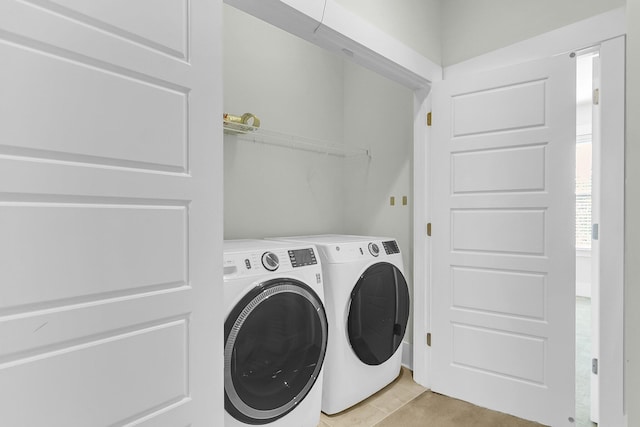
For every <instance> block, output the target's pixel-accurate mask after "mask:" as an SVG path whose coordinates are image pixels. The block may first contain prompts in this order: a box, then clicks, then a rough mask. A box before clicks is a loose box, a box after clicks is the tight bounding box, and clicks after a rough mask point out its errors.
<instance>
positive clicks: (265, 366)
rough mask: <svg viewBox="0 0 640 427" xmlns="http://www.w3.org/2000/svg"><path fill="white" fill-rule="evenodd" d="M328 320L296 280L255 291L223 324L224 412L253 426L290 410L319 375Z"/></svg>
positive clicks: (307, 289)
mask: <svg viewBox="0 0 640 427" xmlns="http://www.w3.org/2000/svg"><path fill="white" fill-rule="evenodd" d="M326 346H327V318H326V314H325V311H324V306H323V305H322V302H321V301H320V298H319V297H318V295H317V294H316V293H315V292H314V291H313V290H312V289H311V288H310V287H309V286H307V285H305V284H304V283H302V282H299V281H297V280H294V279H274V280H270V281H268V282H265V283H263V284H261V285H259V286H257V287H256V288H255V289H254V290H252V291H251V292H249V293H248V294H247V295H246V296H245V297H244V298H243V299H242V300H241V301H240V302H239V303H238V304H237V305H236V307H235V308H234V309H233V310H232V311H231V313H230V314H229V316H228V317H227V320H226V322H225V349H224V388H225V409H226V410H227V412H228V413H229V414H231V415H232V416H233V417H234V418H236V419H238V420H240V421H242V422H244V423H247V424H252V425H258V424H266V423H269V422H272V421H274V420H276V419H278V418H280V417H282V416H284V415H286V414H287V413H288V412H290V411H291V410H293V409H294V408H295V407H296V405H297V404H298V403H300V402H301V401H302V399H304V397H305V396H306V395H307V393H308V392H309V391H310V390H311V388H312V387H313V384H314V383H315V381H316V379H317V378H318V376H319V374H320V369H321V368H322V363H323V361H324V356H325V352H326Z"/></svg>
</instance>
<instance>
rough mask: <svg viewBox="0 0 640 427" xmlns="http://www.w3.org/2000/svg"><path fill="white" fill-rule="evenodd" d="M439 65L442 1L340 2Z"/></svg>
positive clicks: (376, 0)
mask: <svg viewBox="0 0 640 427" xmlns="http://www.w3.org/2000/svg"><path fill="white" fill-rule="evenodd" d="M336 2H337V3H339V4H340V5H342V6H343V7H344V8H346V9H349V10H350V11H351V12H353V13H355V14H357V15H359V16H360V17H362V18H363V19H365V20H367V21H369V22H370V23H372V24H374V25H375V26H377V27H378V28H380V29H381V30H382V31H384V32H385V33H387V34H389V35H390V36H393V37H395V38H396V39H398V40H399V41H401V42H403V43H404V44H406V45H407V46H409V47H411V48H412V49H414V50H415V51H417V52H419V53H421V54H422V55H424V56H425V57H427V58H429V59H430V60H431V61H433V62H435V63H436V64H440V63H441V43H440V17H441V16H440V9H441V3H442V1H441V0H395V1H389V0H336Z"/></svg>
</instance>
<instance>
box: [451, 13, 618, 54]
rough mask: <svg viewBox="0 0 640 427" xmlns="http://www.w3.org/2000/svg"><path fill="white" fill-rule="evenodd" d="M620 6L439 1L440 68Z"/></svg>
mask: <svg viewBox="0 0 640 427" xmlns="http://www.w3.org/2000/svg"><path fill="white" fill-rule="evenodd" d="M621 6H624V0H607V1H602V0H563V1H556V0H539V1H513V0H443V1H442V22H441V27H442V35H441V38H442V65H443V66H449V65H452V64H455V63H458V62H461V61H464V60H466V59H470V58H473V57H475V56H478V55H481V54H484V53H487V52H491V51H493V50H496V49H499V48H501V47H505V46H509V45H511V44H513V43H516V42H519V41H522V40H526V39H528V38H531V37H534V36H536V35H539V34H542V33H545V32H548V31H551V30H554V29H557V28H560V27H563V26H565V25H569V24H571V23H574V22H578V21H580V20H583V19H585V18H588V17H591V16H594V15H597V14H600V13H603V12H606V11H608V10H612V9H615V8H618V7H621Z"/></svg>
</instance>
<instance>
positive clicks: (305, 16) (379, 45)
mask: <svg viewBox="0 0 640 427" xmlns="http://www.w3.org/2000/svg"><path fill="white" fill-rule="evenodd" d="M224 2H225V3H227V4H229V5H231V6H233V7H236V8H238V9H241V10H243V11H245V12H247V13H249V14H251V15H253V16H254V17H256V18H258V19H261V20H263V21H265V22H268V23H270V24H272V25H275V26H277V27H279V28H280V29H282V30H284V31H287V32H288V33H291V34H293V35H296V36H298V37H301V38H303V39H305V40H307V41H309V42H311V43H313V44H316V45H318V46H320V47H323V48H325V49H327V50H329V51H333V52H336V53H338V54H340V55H344V57H345V58H346V59H350V60H353V61H355V62H357V63H359V64H360V65H362V66H364V67H366V68H369V69H370V70H372V71H374V72H377V73H378V74H380V75H382V76H385V77H387V78H390V79H391V80H394V81H396V82H399V83H400V84H402V85H404V86H406V87H408V88H410V89H412V90H413V91H414V140H413V159H412V161H413V198H414V205H413V224H412V226H413V242H412V244H413V277H414V284H416V283H418V284H423V286H414V287H413V343H422V345H413V346H412V347H413V349H412V360H413V362H412V365H413V366H412V368H413V370H414V373H413V374H414V379H415V381H416V382H418V383H420V384H422V385H424V386H426V387H429V386H430V352H429V349H428V347H427V346H426V342H425V340H426V335H427V332H428V331H429V330H430V319H429V315H430V310H429V306H428V304H430V303H431V298H430V296H431V279H430V271H431V269H430V268H429V262H430V258H431V252H430V251H431V245H430V241H429V239H428V238H427V233H426V224H427V222H428V221H429V220H430V218H431V211H430V195H431V191H430V188H431V181H430V178H429V175H428V174H427V173H426V170H427V166H428V165H429V164H430V161H431V156H430V138H431V132H430V129H429V128H428V127H427V126H426V123H425V122H426V120H425V119H426V115H427V112H428V111H430V109H431V98H430V90H431V86H432V84H433V83H434V82H437V81H439V80H442V78H443V76H444V77H445V78H446V77H452V76H455V75H465V74H468V73H472V72H478V71H483V70H489V69H493V68H499V67H504V66H508V65H515V64H517V63H522V62H527V61H531V60H536V59H541V58H545V57H549V56H553V55H556V54H560V53H568V52H572V51H577V50H581V49H584V48H586V47H589V46H594V45H598V44H600V43H602V42H603V41H606V40H610V39H613V38H615V37H619V36H624V35H625V34H626V14H625V9H624V7H621V8H618V9H613V10H611V11H609V12H605V13H603V14H600V15H596V16H594V17H591V18H588V19H585V20H583V21H579V22H577V23H574V24H571V25H568V26H566V27H562V28H560V29H557V30H553V31H551V32H548V33H545V34H542V35H539V36H536V37H533V38H531V39H527V40H525V41H522V42H518V43H515V44H513V45H510V46H508V47H505V48H502V49H498V50H496V51H493V52H490V53H487V54H484V55H480V56H478V57H475V58H472V59H470V60H467V61H464V62H461V63H459V64H455V65H452V66H449V67H446V68H444V69H443V68H441V67H440V66H439V65H437V64H435V63H433V62H431V61H430V60H428V59H427V58H425V57H423V56H422V55H420V54H419V53H417V52H415V51H413V50H412V49H409V48H407V47H406V46H405V45H404V44H402V43H400V42H399V41H398V40H396V39H395V38H393V37H391V36H389V35H388V34H386V33H384V32H383V31H381V30H379V29H378V28H377V27H375V26H373V25H371V24H370V23H369V22H367V21H365V20H364V19H362V18H361V17H360V16H358V15H356V14H354V13H352V12H350V11H348V10H347V9H345V8H343V7H342V6H341V5H340V4H338V3H337V2H336V0H326V1H325V2H318V4H316V2H314V3H313V4H311V3H309V1H308V0H268V1H267V0H260V1H258V0H224ZM623 66H624V65H623ZM623 102H624V101H623ZM623 111H624V110H623ZM622 120H624V117H623V118H622ZM611 125H614V124H613V123H612V124H611ZM622 144H623V146H624V136H623V139H622ZM617 160H619V161H624V157H622V158H621V159H620V158H619V159H617ZM621 170H623V169H621ZM618 191H623V189H622V188H619V189H618ZM617 238H618V239H619V241H623V238H624V235H623V232H621V233H620V235H619V236H617ZM619 259H622V257H620V258H619ZM616 268H619V267H616ZM617 273H619V274H620V277H622V276H621V275H622V271H617ZM616 277H618V276H616ZM614 287H615V289H616V292H615V293H616V295H618V294H620V295H621V294H622V292H623V283H622V281H620V283H615V285H614ZM620 315H622V314H620ZM603 318H604V316H603ZM613 323H615V325H612V326H611V327H610V328H607V329H608V330H609V331H610V333H611V337H610V338H611V342H616V343H618V345H617V346H614V347H615V348H614V349H613V350H614V351H615V352H616V358H617V357H618V356H617V355H619V354H622V344H621V343H622V342H623V341H622V340H623V327H622V325H621V324H618V323H619V322H618V321H617V320H616V321H615V322H613ZM603 330H604V329H603ZM619 360H620V363H621V364H622V361H623V359H622V358H620V359H619ZM620 368H622V366H620ZM622 381H623V377H622V376H621V375H618V374H616V378H615V379H614V380H612V381H611V382H607V384H603V386H605V387H607V388H608V389H609V388H610V393H611V394H610V396H611V399H609V400H608V401H609V402H613V401H615V400H616V399H617V398H618V397H620V399H619V400H618V402H622V401H623V400H622V396H623V394H622V393H623V387H622V384H623V383H622ZM601 390H602V389H601ZM601 392H602V393H605V391H601ZM605 403H606V402H605ZM603 409H604V408H603V407H601V410H603ZM612 414H614V416H615V417H616V419H618V420H619V419H622V417H624V412H622V408H618V407H615V408H612ZM625 424H626V422H625ZM611 425H624V424H620V423H615V422H613V423H611Z"/></svg>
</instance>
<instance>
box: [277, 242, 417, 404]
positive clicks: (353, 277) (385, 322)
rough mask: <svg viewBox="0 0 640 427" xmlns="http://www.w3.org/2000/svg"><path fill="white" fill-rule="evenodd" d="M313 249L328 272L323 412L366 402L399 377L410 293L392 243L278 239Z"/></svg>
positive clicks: (401, 265)
mask: <svg viewBox="0 0 640 427" xmlns="http://www.w3.org/2000/svg"><path fill="white" fill-rule="evenodd" d="M279 239H280V240H283V241H291V242H294V241H295V242H303V243H307V244H314V245H316V247H317V248H318V252H319V254H320V261H321V263H322V270H323V272H324V290H325V294H324V295H325V301H326V307H327V317H328V319H329V344H328V350H327V357H326V362H325V367H324V384H323V391H322V411H323V412H325V413H327V414H335V413H337V412H340V411H343V410H344V409H347V408H348V407H350V406H352V405H354V404H356V403H358V402H360V401H362V400H364V399H365V398H367V397H369V396H370V395H372V394H373V393H375V392H377V391H378V390H380V389H382V388H383V387H384V386H386V385H387V384H389V383H390V382H391V381H393V380H394V379H395V378H396V377H397V376H398V374H399V372H400V366H401V360H402V347H401V344H402V339H403V337H404V334H405V331H406V327H407V321H408V318H409V304H410V303H409V289H408V287H407V282H406V279H405V277H404V273H403V263H402V255H401V253H400V248H399V246H398V243H397V241H396V240H395V239H393V238H383V237H366V236H345V235H320V236H297V237H287V238H279Z"/></svg>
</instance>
